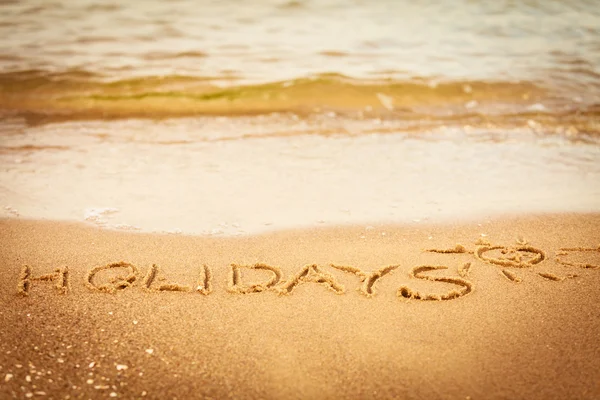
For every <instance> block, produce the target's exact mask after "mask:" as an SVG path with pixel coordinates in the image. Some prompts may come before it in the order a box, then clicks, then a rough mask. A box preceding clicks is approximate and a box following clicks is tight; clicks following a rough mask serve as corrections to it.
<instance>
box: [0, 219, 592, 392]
mask: <svg viewBox="0 0 600 400" xmlns="http://www.w3.org/2000/svg"><path fill="white" fill-rule="evenodd" d="M0 225H1V229H0V243H1V244H0V265H1V266H2V267H1V269H0V305H1V306H0V319H1V321H2V325H1V330H2V340H1V341H0V398H24V397H34V398H45V397H47V398H66V397H67V396H70V398H85V399H87V398H107V397H108V398H251V399H253V398H369V399H370V398H386V399H387V398H399V399H423V398H427V399H466V398H471V399H478V398H479V399H481V398H486V399H500V398H503V399H505V398H527V399H557V398H576V399H597V398H599V397H600V357H598V356H597V355H598V354H600V340H599V338H600V336H599V334H598V332H600V313H599V312H598V299H599V298H600V272H599V270H598V266H600V250H599V248H598V243H599V242H600V229H599V227H600V215H597V214H593V215H545V216H528V217H519V218H517V217H510V218H509V217H505V218H499V219H496V220H491V221H488V220H481V221H473V222H468V223H467V222H464V223H456V224H446V225H435V224H412V225H405V226H376V227H374V228H371V227H370V229H365V227H362V226H354V227H338V228H324V229H313V230H302V231H285V232H275V233H267V234H262V235H257V236H248V237H238V238H214V237H192V236H181V235H150V234H135V233H124V232H114V231H107V230H101V229H98V228H91V227H88V226H84V225H77V224H67V223H57V222H41V221H25V220H16V219H10V220H1V221H0ZM482 235H485V239H481V238H483V236H482ZM523 238H527V241H525V240H524V239H523ZM456 243H463V244H464V245H456ZM423 249H425V250H423ZM432 249H441V250H432ZM516 282H520V283H519V284H516Z"/></svg>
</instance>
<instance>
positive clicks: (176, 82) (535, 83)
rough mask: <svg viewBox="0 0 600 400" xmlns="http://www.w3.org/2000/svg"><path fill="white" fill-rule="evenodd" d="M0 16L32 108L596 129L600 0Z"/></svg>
mask: <svg viewBox="0 0 600 400" xmlns="http://www.w3.org/2000/svg"><path fill="white" fill-rule="evenodd" d="M0 10H1V12H0V49H2V51H1V53H2V57H1V58H0V89H2V90H1V91H0V93H2V92H3V95H2V97H0V102H1V103H2V104H3V106H4V107H3V108H4V109H7V110H10V111H11V112H16V113H21V114H24V115H30V114H38V115H39V114H42V115H45V116H47V115H48V114H53V115H59V116H60V117H61V118H71V117H74V116H79V117H86V118H89V117H93V118H100V117H107V116H110V117H128V116H129V117H138V116H143V117H147V116H180V115H181V114H185V115H197V114H243V113H248V112H250V113H262V112H271V111H303V112H318V111H319V110H322V109H335V110H338V111H339V110H340V109H344V110H351V111H357V110H363V109H364V108H365V107H366V108H371V109H372V108H375V109H380V110H382V111H386V112H387V111H391V110H392V111H394V110H395V111H398V110H399V111H400V112H401V116H400V117H403V116H406V114H407V113H413V114H414V113H416V115H422V114H425V115H427V116H428V117H432V116H439V115H440V114H443V115H455V114H458V115H463V114H465V113H468V114H473V113H475V114H477V115H484V116H486V117H487V116H489V115H497V114H498V113H500V114H509V115H508V118H510V116H511V115H514V113H527V112H529V113H531V112H535V113H540V112H541V113H544V114H551V115H553V116H560V115H563V114H564V113H568V114H569V115H572V114H573V113H578V115H579V114H581V113H583V114H585V115H584V118H583V119H584V120H586V121H584V123H583V125H584V126H585V127H586V128H587V129H590V130H593V131H594V132H596V128H594V127H589V124H588V123H586V122H587V120H588V119H590V118H597V117H598V106H597V105H598V103H599V102H600V94H599V93H600V70H599V69H598V68H599V66H600V28H599V27H600V2H597V1H593V0H589V1H586V0H575V1H557V0H554V1H521V2H512V1H511V2H508V1H500V2H498V1H491V0H479V1H471V0H459V1H453V2H430V1H424V2H405V1H392V0H380V1H375V2H372V1H363V0H354V1H339V0H325V1H289V0H288V1H285V0H283V1H277V0H259V1H252V2H238V1H220V0H219V1H208V0H204V1H201V2H196V1H191V0H179V1H176V2H165V1H156V0H154V1H131V2H120V3H106V2H99V1H81V2H72V1H53V2H45V1H44V2H42V1H38V0H25V1H15V2H13V1H4V2H2V4H1V5H0ZM324 74H325V75H324ZM327 74H329V75H327ZM331 74H333V75H331ZM148 77H152V79H147V78H148ZM343 77H351V78H352V79H345V78H343ZM138 78H145V79H142V80H139V79H138ZM136 79H137V80H136ZM299 79H300V80H299ZM306 79H308V80H306ZM106 82H110V84H107V83H106ZM273 82H278V84H277V85H275V86H273V85H266V86H265V84H269V83H273ZM102 83H103V84H102ZM247 85H255V86H251V87H250V88H249V89H247ZM256 85H258V86H256ZM222 87H228V88H234V89H233V90H231V89H230V90H229V91H225V92H223V91H221V90H220V88H222ZM382 95H383V97H382ZM382 99H383V100H382ZM386 99H387V100H386ZM444 106H449V107H450V108H449V109H445V108H444ZM432 108H433V109H432ZM40 110H43V112H40Z"/></svg>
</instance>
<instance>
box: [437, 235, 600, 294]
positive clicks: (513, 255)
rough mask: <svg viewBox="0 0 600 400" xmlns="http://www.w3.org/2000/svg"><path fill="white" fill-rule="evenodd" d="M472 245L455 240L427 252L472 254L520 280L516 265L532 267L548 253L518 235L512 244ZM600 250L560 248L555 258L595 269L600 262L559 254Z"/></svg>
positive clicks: (557, 278)
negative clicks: (469, 247)
mask: <svg viewBox="0 0 600 400" xmlns="http://www.w3.org/2000/svg"><path fill="white" fill-rule="evenodd" d="M475 245H476V246H477V247H476V248H475V250H472V251H470V250H467V249H466V248H465V247H464V246H462V245H460V244H457V245H456V246H455V247H454V248H451V249H429V250H426V251H427V252H432V253H442V254H460V253H466V254H473V255H474V256H475V259H476V260H478V261H481V262H483V263H485V264H491V265H496V266H500V267H502V269H501V270H500V273H501V274H502V276H503V277H505V278H506V279H508V280H509V281H511V282H515V283H519V282H521V281H522V279H521V277H520V274H519V273H518V272H516V271H518V270H519V269H521V270H523V269H529V268H533V267H534V266H536V265H537V264H540V263H542V262H543V261H544V260H547V259H548V257H547V255H546V253H545V252H544V251H543V250H541V249H538V248H536V247H533V246H531V245H529V243H528V242H527V241H526V240H525V239H523V238H521V237H519V238H517V240H516V244H515V245H512V246H503V245H495V244H492V243H490V242H489V241H487V240H484V239H482V238H479V239H478V240H477V241H476V242H475ZM593 251H596V252H600V246H598V248H583V247H576V248H561V249H560V252H558V253H557V258H556V260H555V261H556V262H557V263H559V264H562V265H563V266H567V267H578V268H585V269H598V268H600V266H597V265H593V264H589V263H576V262H572V261H565V260H564V259H562V258H560V257H561V256H568V255H569V254H572V253H574V252H593ZM537 275H538V276H540V277H542V278H544V279H547V280H550V281H555V282H559V281H563V280H565V279H569V278H576V277H577V276H578V275H576V274H566V275H564V276H558V275H555V274H553V273H551V272H546V271H539V272H537Z"/></svg>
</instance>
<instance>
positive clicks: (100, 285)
mask: <svg viewBox="0 0 600 400" xmlns="http://www.w3.org/2000/svg"><path fill="white" fill-rule="evenodd" d="M475 244H476V245H477V247H476V248H475V249H473V250H468V249H467V248H465V247H464V246H462V245H460V244H457V245H456V246H455V247H453V248H449V249H428V250H425V252H429V253H439V254H455V255H458V254H462V255H467V256H474V258H475V261H479V262H482V263H484V264H489V265H494V266H499V267H501V269H500V271H499V272H500V275H501V276H502V277H504V278H506V279H507V280H509V281H511V282H514V283H519V282H521V281H522V279H521V277H520V276H519V273H518V272H516V271H518V270H520V269H524V268H532V267H534V266H536V265H538V264H540V263H542V262H543V261H545V260H547V258H548V257H547V256H546V253H545V252H544V251H543V250H540V249H537V248H535V247H532V246H530V245H528V244H527V242H526V241H524V240H523V239H519V240H518V241H517V245H516V246H499V245H492V244H491V243H489V242H487V241H484V240H481V239H480V240H478V241H477V242H475ZM592 252H596V253H600V246H598V247H597V248H584V247H573V248H561V249H560V250H559V251H558V252H556V258H555V260H554V261H555V262H556V263H558V264H560V265H562V266H564V267H573V268H581V269H600V266H599V265H595V264H591V263H587V262H583V263H581V262H579V263H578V262H574V261H570V259H569V258H568V256H569V255H571V254H574V253H588V254H591V253H592ZM473 264H474V262H473V261H468V262H464V263H461V264H460V266H459V267H458V268H457V271H456V273H457V276H440V275H437V274H430V273H431V272H434V271H442V270H446V271H447V270H448V267H447V266H444V265H419V266H416V267H413V268H412V269H411V270H410V271H409V274H408V276H409V277H410V278H411V279H419V280H423V281H433V282H442V283H446V284H449V285H451V286H453V288H452V289H450V290H447V291H445V292H442V293H426V292H421V291H417V290H414V289H412V288H411V287H410V286H409V285H403V286H400V287H399V288H398V289H397V292H396V293H397V296H398V297H399V298H402V299H414V300H453V299H458V298H460V297H463V296H465V295H467V294H469V293H471V292H473V288H474V285H473V283H472V282H471V280H470V271H471V269H472V266H473ZM399 267H400V266H399V265H388V266H385V267H383V268H380V269H377V270H374V271H370V272H367V271H364V270H362V269H360V268H357V267H353V266H344V265H336V264H329V265H328V266H319V265H317V264H309V265H305V266H304V267H302V268H301V269H300V270H299V271H297V273H296V274H293V275H291V276H290V277H289V278H287V279H284V276H283V273H282V271H281V269H280V268H279V267H276V266H271V265H267V264H263V263H257V264H252V265H238V264H231V265H230V266H229V270H228V277H227V285H226V290H227V292H229V293H232V294H250V293H260V292H267V291H274V292H276V293H278V294H279V295H291V294H292V293H293V292H294V290H295V289H296V288H297V287H298V286H300V285H304V284H308V283H313V284H317V285H320V286H323V287H325V288H326V289H328V290H330V291H332V292H334V293H336V294H344V293H346V288H345V287H344V285H342V284H341V283H339V282H338V280H336V279H335V277H334V276H333V275H332V274H331V273H329V272H328V271H327V270H328V269H331V271H334V270H335V271H341V272H343V273H347V274H350V275H354V276H355V277H356V278H358V281H359V284H358V292H359V293H360V294H361V295H363V296H364V297H367V298H371V297H373V296H375V294H376V285H377V283H378V282H379V281H380V280H381V279H383V278H384V277H385V276H388V275H391V274H392V273H393V272H394V271H396V270H397V269H398V268H399ZM243 270H255V271H259V272H261V273H263V274H264V275H265V278H264V280H263V281H261V282H254V283H252V282H245V281H244V279H243V272H242V271H243ZM103 271H110V272H112V277H110V278H107V277H106V276H104V279H102V276H101V275H103ZM537 275H538V276H539V277H541V278H543V279H546V280H548V281H554V282H559V281H563V280H565V279H568V278H575V277H577V275H576V274H566V275H564V276H559V275H556V274H553V273H551V272H548V271H537ZM40 282H46V283H51V284H52V285H53V286H54V288H55V291H56V292H57V293H60V294H66V293H68V292H69V290H70V274H69V269H68V268H67V267H63V268H57V269H55V270H54V271H53V272H51V273H47V274H44V275H39V276H34V275H33V272H32V268H31V267H30V266H28V265H25V266H23V268H22V269H21V273H20V275H19V279H18V282H17V293H18V294H20V295H23V296H27V295H28V294H29V292H30V291H31V288H32V286H33V285H37V284H38V283H40ZM84 284H85V286H86V287H87V288H88V289H89V290H90V291H93V292H101V293H110V294H114V293H117V292H119V291H122V290H125V289H128V288H132V287H136V286H137V287H140V288H141V289H143V290H145V291H148V292H196V293H199V294H202V295H205V296H207V295H210V294H211V293H212V292H213V274H212V271H211V269H210V268H209V267H208V266H207V265H203V266H202V267H201V268H199V270H198V274H197V281H196V282H194V284H193V285H189V284H188V285H182V284H178V283H172V282H167V280H166V278H164V277H163V276H162V274H161V270H160V268H159V267H158V266H157V265H152V266H151V267H150V268H148V270H147V271H146V273H145V274H144V275H143V276H142V274H141V272H140V270H139V268H138V267H137V266H135V265H133V264H130V263H126V262H123V261H121V262H117V263H112V264H108V265H103V266H99V267H94V268H92V269H91V270H90V271H88V273H87V274H86V276H85V280H84Z"/></svg>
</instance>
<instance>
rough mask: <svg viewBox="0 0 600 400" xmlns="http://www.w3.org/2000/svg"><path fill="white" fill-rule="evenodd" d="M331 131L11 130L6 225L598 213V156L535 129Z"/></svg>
mask: <svg viewBox="0 0 600 400" xmlns="http://www.w3.org/2000/svg"><path fill="white" fill-rule="evenodd" d="M330 120H331V123H330V124H329V125H328V123H327V121H326V120H318V121H316V120H313V121H306V120H301V121H296V122H294V120H293V119H292V118H286V117H285V116H269V117H246V118H195V119H173V120H166V121H162V122H156V121H147V120H125V121H114V122H106V121H97V122H68V123H62V124H50V125H44V126H41V127H37V128H27V129H25V131H21V132H19V131H18V130H15V132H14V134H13V135H11V136H9V137H5V139H4V147H3V148H2V153H0V171H1V172H0V178H1V182H2V187H1V188H0V205H4V206H5V207H7V206H8V208H5V209H4V210H2V212H3V214H4V215H5V216H17V215H22V216H26V217H34V218H50V219H63V220H75V221H88V222H90V223H94V224H97V225H100V226H106V227H110V228H117V229H136V230H137V229H139V230H142V231H153V232H162V231H167V232H173V233H177V232H183V233H193V234H212V235H221V234H225V235H238V234H247V233H257V232H261V231H265V230H272V229H287V228H295V227H307V226H316V225H320V224H327V225H337V224H365V225H369V224H376V223H379V222H381V223H407V222H408V223H413V222H426V221H429V222H448V221H458V220H461V219H465V218H467V219H480V220H483V219H484V218H487V217H489V216H494V215H499V214H506V213H509V214H519V213H524V214H526V213H532V212H535V213H540V212H577V211H585V212H587V211H596V212H598V211H600V185H599V183H600V162H599V161H600V146H598V144H597V143H586V142H581V141H577V140H572V139H567V138H565V137H564V136H562V135H547V134H546V135H541V136H540V135H536V134H535V133H534V132H533V131H532V130H528V131H526V130H513V131H507V130H500V131H498V130H497V131H492V130H488V131H485V130H479V129H464V128H463V129H457V128H454V127H450V128H440V129H436V130H433V131H430V132H418V133H406V132H399V131H398V130H397V129H395V128H394V126H393V125H392V124H391V123H389V122H388V123H385V124H384V123H382V122H381V121H379V122H377V121H369V122H363V123H362V124H358V123H356V122H352V121H346V125H345V126H343V127H340V126H339V123H340V119H339V118H334V117H332V118H330ZM369 125H371V126H369ZM382 125H385V126H383V127H382ZM325 126H329V129H324V127H325ZM369 128H371V129H373V128H379V129H378V130H375V131H371V132H369ZM315 131H316V132H317V133H315ZM318 132H321V133H318ZM324 132H326V133H324Z"/></svg>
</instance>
